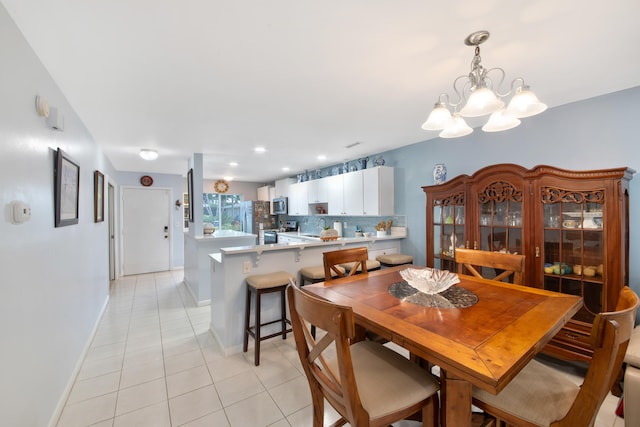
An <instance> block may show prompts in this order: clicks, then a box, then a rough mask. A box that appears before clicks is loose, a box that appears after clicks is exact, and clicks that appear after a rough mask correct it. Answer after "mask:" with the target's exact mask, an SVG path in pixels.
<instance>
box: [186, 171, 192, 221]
mask: <svg viewBox="0 0 640 427" xmlns="http://www.w3.org/2000/svg"><path fill="white" fill-rule="evenodd" d="M187 197H188V198H189V201H191V200H193V168H191V169H189V172H187ZM189 222H193V203H189Z"/></svg>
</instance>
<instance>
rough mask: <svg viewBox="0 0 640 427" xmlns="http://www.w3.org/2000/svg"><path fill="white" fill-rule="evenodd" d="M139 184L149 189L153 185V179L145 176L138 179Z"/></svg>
mask: <svg viewBox="0 0 640 427" xmlns="http://www.w3.org/2000/svg"><path fill="white" fill-rule="evenodd" d="M140 184H142V185H144V186H145V187H150V186H151V184H153V178H151V177H150V176H149V175H145V176H143V177H141V178H140Z"/></svg>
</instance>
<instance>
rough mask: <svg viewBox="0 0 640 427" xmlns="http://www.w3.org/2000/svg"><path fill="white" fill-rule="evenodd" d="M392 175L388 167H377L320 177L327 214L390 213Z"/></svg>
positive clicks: (392, 209) (392, 208) (375, 214)
mask: <svg viewBox="0 0 640 427" xmlns="http://www.w3.org/2000/svg"><path fill="white" fill-rule="evenodd" d="M393 175H394V169H393V168H392V167H386V166H380V167H375V168H369V169H362V170H359V171H354V172H349V173H345V174H342V175H335V176H329V177H326V178H323V179H321V180H320V181H325V180H326V183H327V184H328V186H329V187H328V188H329V192H328V200H327V201H328V213H329V215H350V216H363V215H369V216H383V215H393V214H394V205H393V204H394V197H393V188H394V187H393V186H394V179H393Z"/></svg>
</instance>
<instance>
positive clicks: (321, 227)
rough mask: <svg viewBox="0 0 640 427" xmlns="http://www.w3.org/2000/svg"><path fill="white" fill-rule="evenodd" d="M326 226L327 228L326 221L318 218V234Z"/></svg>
mask: <svg viewBox="0 0 640 427" xmlns="http://www.w3.org/2000/svg"><path fill="white" fill-rule="evenodd" d="M320 221H322V226H320ZM326 226H327V221H326V220H325V219H324V218H320V219H319V220H318V227H320V232H322V230H324V228H325V227H326Z"/></svg>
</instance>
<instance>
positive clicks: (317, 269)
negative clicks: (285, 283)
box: [300, 265, 345, 286]
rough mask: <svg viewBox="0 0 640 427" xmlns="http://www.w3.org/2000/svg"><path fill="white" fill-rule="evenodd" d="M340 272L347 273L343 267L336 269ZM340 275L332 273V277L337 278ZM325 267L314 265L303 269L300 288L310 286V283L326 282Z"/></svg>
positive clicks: (301, 270)
mask: <svg viewBox="0 0 640 427" xmlns="http://www.w3.org/2000/svg"><path fill="white" fill-rule="evenodd" d="M336 268H337V269H338V270H340V271H341V272H342V274H344V273H345V269H344V268H343V267H340V266H338V267H336ZM337 275H338V274H337V273H336V272H333V271H332V276H333V277H336V276H337ZM324 281H325V277H324V265H313V266H310V267H303V268H301V269H300V286H304V285H308V284H310V283H318V282H324Z"/></svg>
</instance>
